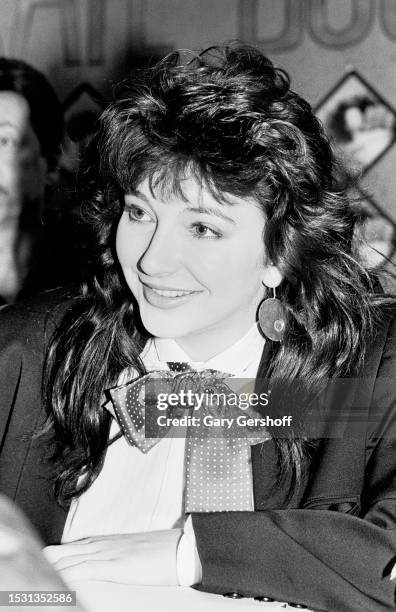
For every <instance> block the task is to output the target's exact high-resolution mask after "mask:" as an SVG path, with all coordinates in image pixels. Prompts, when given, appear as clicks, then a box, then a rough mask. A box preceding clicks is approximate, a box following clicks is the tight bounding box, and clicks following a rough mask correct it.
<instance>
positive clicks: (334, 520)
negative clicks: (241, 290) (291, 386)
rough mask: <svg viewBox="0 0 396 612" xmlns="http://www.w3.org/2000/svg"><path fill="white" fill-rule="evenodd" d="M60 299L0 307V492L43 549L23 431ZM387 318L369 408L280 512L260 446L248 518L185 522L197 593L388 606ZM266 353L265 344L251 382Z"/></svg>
mask: <svg viewBox="0 0 396 612" xmlns="http://www.w3.org/2000/svg"><path fill="white" fill-rule="evenodd" d="M59 300H60V298H59V293H58V292H56V291H55V292H47V293H46V294H43V295H42V296H41V297H38V298H36V299H33V300H30V301H29V302H27V303H25V304H23V305H22V304H21V305H18V306H14V307H6V308H4V309H2V310H1V311H0V491H1V492H3V493H5V494H6V495H8V496H9V497H10V498H12V499H13V500H15V501H16V502H17V504H19V506H20V507H21V508H22V509H23V510H24V511H25V513H26V514H27V515H28V517H29V518H30V520H31V521H32V523H33V525H34V526H35V527H36V529H37V530H38V531H39V533H40V534H41V536H42V538H43V540H44V542H45V543H47V544H50V543H52V544H55V543H59V542H60V538H61V536H62V530H63V526H64V522H65V519H66V511H64V510H62V509H61V508H60V507H59V506H58V505H57V504H56V502H55V500H54V499H53V496H52V494H51V478H52V477H53V474H52V468H51V466H50V464H49V463H48V462H47V461H46V456H47V455H48V448H46V445H45V439H43V438H42V437H41V438H37V437H34V436H33V432H34V431H35V430H37V428H38V427H40V426H41V425H42V424H43V422H44V419H45V411H44V409H43V406H42V401H41V380H42V368H43V359H44V354H45V347H46V345H47V343H48V339H49V337H50V335H51V333H52V331H53V329H54V325H55V324H56V320H58V319H59V317H60V316H61V314H62V312H64V310H65V309H66V308H67V307H68V302H67V301H64V300H63V301H62V303H61V304H60V303H59ZM392 321H393V319H392V317H391V316H390V315H386V314H384V317H383V323H382V324H381V325H380V326H379V327H378V330H377V333H376V336H375V339H374V342H373V344H372V346H371V348H370V350H369V351H368V356H367V359H366V364H365V371H364V377H365V380H366V381H367V380H368V381H372V384H370V383H369V384H368V387H369V394H370V401H369V402H367V405H370V406H371V408H370V411H369V408H367V411H366V412H367V413H366V414H365V416H364V418H363V417H362V415H361V414H360V416H359V419H358V424H357V425H356V422H355V421H354V420H353V419H350V423H349V424H348V426H347V429H348V427H349V428H352V429H353V433H352V434H351V435H348V431H347V430H346V434H345V435H344V436H343V437H342V438H339V437H338V438H335V437H334V436H332V435H331V432H330V434H329V431H328V429H327V430H326V431H327V433H326V437H325V438H323V439H321V440H320V441H319V442H318V444H317V448H316V450H315V453H314V456H313V459H312V462H311V468H310V472H309V477H308V478H307V479H306V481H305V482H304V486H303V488H302V489H301V490H300V491H299V492H298V494H297V496H295V497H294V498H293V502H292V504H291V506H290V505H289V507H285V499H286V492H285V490H283V489H282V487H276V488H274V486H273V485H274V482H275V476H276V473H277V465H276V453H275V449H274V444H273V442H272V441H269V442H266V443H265V444H260V445H256V446H254V447H252V467H253V480H254V496H255V510H256V511H255V512H214V513H208V514H194V515H193V525H194V530H195V534H196V538H197V546H198V551H199V556H200V559H201V562H202V567H203V578H202V584H201V585H200V586H199V587H198V588H200V589H202V590H206V591H211V592H214V593H222V594H224V593H238V594H240V595H242V596H245V597H252V596H266V597H272V598H274V599H276V600H280V601H288V602H298V603H300V604H304V605H306V606H308V607H310V608H311V609H314V610H325V611H327V612H385V611H390V610H394V609H395V582H394V581H391V580H390V574H391V571H392V568H393V565H394V564H395V563H396V434H395V435H393V433H394V432H395V431H396V407H395V400H396V390H395V387H396V383H395V371H396V368H395V366H396V325H395V324H394V323H393V322H392ZM270 351H271V343H270V342H267V343H266V347H265V350H264V354H263V358H262V362H261V366H260V370H259V376H261V377H265V373H266V368H267V365H268V360H269V358H270ZM357 391H359V390H357ZM339 401H340V400H338V402H339ZM341 403H342V400H341ZM374 406H375V407H376V411H375V413H374V412H373V407H374ZM339 407H340V406H339V405H338V406H337V408H338V409H339ZM326 426H327V427H329V424H327V425H326ZM330 427H331V425H330ZM362 427H364V430H365V432H364V433H363V434H362ZM385 432H387V433H386V435H385V436H384V435H383V434H384V433H385ZM392 432H393V433H392ZM328 434H329V435H328ZM230 603H231V602H230Z"/></svg>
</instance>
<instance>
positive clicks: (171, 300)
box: [142, 283, 201, 308]
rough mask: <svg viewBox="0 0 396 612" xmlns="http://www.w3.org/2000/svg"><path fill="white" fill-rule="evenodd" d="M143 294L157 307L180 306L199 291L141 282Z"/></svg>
mask: <svg viewBox="0 0 396 612" xmlns="http://www.w3.org/2000/svg"><path fill="white" fill-rule="evenodd" d="M142 285H143V295H144V297H145V299H146V301H147V302H148V303H149V304H151V305H152V306H157V307H158V308H173V307H175V306H180V305H182V304H184V303H185V302H187V301H188V300H190V299H191V298H192V297H193V296H194V295H196V294H197V293H201V292H200V291H189V290H187V289H159V288H157V287H150V286H149V285H145V284H143V283H142Z"/></svg>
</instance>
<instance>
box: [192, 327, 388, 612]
mask: <svg viewBox="0 0 396 612" xmlns="http://www.w3.org/2000/svg"><path fill="white" fill-rule="evenodd" d="M369 357H370V358H372V354H370V355H369ZM378 362H379V368H378V372H377V379H376V384H375V387H374V391H373V396H372V406H373V407H375V406H376V407H377V408H378V407H379V408H381V409H382V414H381V420H380V423H378V420H375V419H374V420H373V421H371V420H370V419H369V438H370V439H369V440H368V443H367V450H366V470H365V484H364V491H363V495H362V498H361V504H362V509H361V513H360V515H359V516H352V515H351V514H345V513H343V512H342V511H341V512H338V511H334V510H330V509H329V506H327V508H326V506H325V505H323V506H322V508H321V509H304V508H299V509H282V510H268V511H262V512H254V513H249V512H237V513H212V514H194V515H193V525H194V531H195V535H196V539H197V546H198V552H199V556H200V559H201V563H202V570H203V578H202V584H201V586H200V587H199V588H200V589H202V590H205V591H211V592H215V593H227V592H230V591H231V592H232V591H234V592H239V593H241V594H242V595H245V596H259V595H264V596H269V597H273V598H274V599H278V600H281V601H291V602H297V603H302V604H304V605H306V606H308V607H309V608H312V609H314V610H326V611H331V612H333V611H334V610H337V612H373V611H374V610H375V611H376V612H381V611H384V612H385V611H390V610H394V609H395V582H394V581H391V579H390V578H391V574H392V569H393V567H394V565H395V563H396V433H395V432H396V388H395V387H396V385H395V373H396V331H395V325H393V326H392V327H391V331H390V333H389V334H388V339H387V342H386V345H385V349H384V351H383V352H382V354H381V357H380V359H378ZM370 429H371V431H370ZM350 443H351V444H354V440H353V438H351V440H350ZM361 461H362V462H364V454H363V453H362V457H361ZM357 465H359V462H358V463H357ZM361 469H362V470H363V469H364V463H363V465H362V468H361ZM341 476H342V475H341V474H340V477H341Z"/></svg>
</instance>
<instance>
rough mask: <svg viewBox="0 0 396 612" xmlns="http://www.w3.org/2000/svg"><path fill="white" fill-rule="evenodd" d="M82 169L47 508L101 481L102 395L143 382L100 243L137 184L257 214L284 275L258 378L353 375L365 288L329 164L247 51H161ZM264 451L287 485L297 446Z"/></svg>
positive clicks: (114, 276) (48, 387) (124, 293)
mask: <svg viewBox="0 0 396 612" xmlns="http://www.w3.org/2000/svg"><path fill="white" fill-rule="evenodd" d="M87 159H88V160H89V163H88V164H87V169H86V170H85V173H84V174H83V180H84V183H85V187H86V188H87V190H88V192H87V196H86V200H87V202H86V209H85V210H86V217H87V220H88V221H89V223H90V225H91V228H92V230H93V233H94V236H95V243H96V244H95V248H94V250H93V256H92V262H91V263H92V268H91V273H90V275H89V277H88V278H87V281H86V282H85V283H84V286H83V287H82V290H81V294H80V296H79V297H78V298H77V299H76V300H75V302H74V303H73V305H72V307H71V309H70V310H69V312H68V313H67V315H66V316H65V318H64V319H63V321H62V322H61V324H60V326H59V328H58V330H57V333H56V335H55V337H54V339H53V342H52V344H51V347H50V351H49V354H48V359H47V376H46V379H45V398H46V403H47V406H48V410H49V414H50V423H51V426H52V427H53V431H54V438H55V440H56V443H57V451H56V453H55V459H56V461H57V465H58V477H57V482H56V493H57V497H58V499H59V500H60V501H61V502H67V501H68V500H69V499H70V498H71V497H72V496H75V495H80V494H81V493H82V492H84V491H85V490H86V489H87V488H88V487H89V486H90V485H91V484H92V482H93V480H94V479H95V478H96V476H97V475H98V473H99V471H100V469H101V465H102V462H103V459H104V455H105V451H106V448H107V446H108V444H109V441H108V438H109V426H110V417H109V415H108V414H107V411H106V410H103V409H101V404H102V403H103V392H104V390H105V389H107V388H109V387H111V386H112V385H114V384H116V383H117V379H118V377H119V375H120V372H121V371H122V370H123V369H124V368H126V367H128V366H131V365H133V366H134V367H135V368H136V370H137V371H138V373H143V372H144V367H143V364H142V363H141V361H140V359H139V353H140V352H141V349H142V346H143V345H144V341H145V334H144V331H142V330H141V328H140V326H139V320H138V312H137V309H136V306H135V305H134V302H133V297H132V296H131V294H130V293H129V291H128V288H127V287H126V284H125V281H124V280H123V277H122V274H121V272H120V269H119V266H118V263H117V260H116V257H115V254H114V233H115V228H116V227H117V224H118V221H119V218H120V215H121V214H122V210H123V195H124V194H125V193H128V192H129V193H131V192H132V193H133V192H134V191H136V189H137V187H138V186H139V185H140V184H141V183H142V181H143V180H145V179H149V181H150V185H151V188H152V189H153V190H157V189H160V190H166V191H167V193H180V192H181V193H182V179H183V178H185V177H186V176H194V177H197V178H199V180H200V181H202V182H203V184H204V185H205V186H206V187H207V188H208V189H209V190H210V191H211V193H212V194H214V195H215V197H216V198H217V199H218V200H219V201H221V202H225V201H226V200H227V194H233V195H237V196H240V197H248V196H249V198H254V200H255V201H256V202H257V203H259V205H260V206H261V207H262V210H263V211H264V215H265V219H266V223H265V230H264V236H263V240H264V244H265V248H266V250H267V253H268V255H269V258H270V260H271V261H272V262H273V263H274V265H276V266H277V267H278V268H279V270H280V271H281V272H282V274H283V276H284V279H285V280H284V281H283V282H282V284H281V286H280V288H279V292H278V295H279V297H281V299H282V301H283V303H284V304H285V306H286V308H287V311H288V320H287V329H286V333H285V336H284V340H283V342H282V343H281V345H280V347H279V350H278V351H277V352H276V355H275V356H274V357H273V359H272V362H271V365H270V372H269V373H270V375H271V376H273V377H275V378H278V377H279V378H281V379H288V380H292V379H293V378H296V377H299V378H301V379H304V380H305V381H306V382H307V384H308V385H309V386H310V387H311V388H315V385H316V384H319V381H320V380H322V379H323V378H326V377H335V376H348V375H352V374H353V373H356V372H357V371H358V369H359V367H360V365H361V364H362V361H363V358H364V354H365V349H366V346H367V343H368V340H369V338H370V335H371V333H372V329H373V321H374V315H375V309H376V306H375V298H374V297H373V294H374V292H373V281H372V278H371V277H370V276H369V274H368V273H367V272H366V271H365V269H364V268H363V267H362V265H360V264H359V263H358V262H357V261H356V259H355V258H354V257H353V255H352V252H351V241H352V234H353V228H354V223H355V213H354V211H353V209H352V208H351V206H350V205H349V203H348V201H347V199H346V198H345V196H344V194H343V193H342V192H341V191H340V190H338V189H337V187H336V184H335V179H334V168H335V162H334V158H333V154H332V151H331V148H330V145H329V142H328V140H327V138H326V136H325V134H324V132H323V129H322V126H321V124H320V123H319V121H318V120H317V119H316V117H315V115H314V114H313V112H312V109H311V107H310V105H309V104H308V103H307V102H306V101H305V100H303V99H302V98H301V97H300V96H299V95H298V94H296V93H295V92H293V91H292V90H291V89H290V86H289V78H288V76H287V74H286V73H285V72H284V71H283V70H280V69H277V68H275V67H274V66H273V64H272V63H271V61H270V60H269V59H267V58H266V57H264V56H263V55H262V54H261V53H260V52H259V51H258V50H257V49H255V48H252V47H248V46H243V45H240V44H230V45H227V46H222V47H213V48H210V49H208V50H206V51H204V52H202V53H200V54H190V55H189V54H187V56H186V55H185V52H174V53H171V54H170V55H169V56H167V57H166V58H165V59H164V60H163V61H161V62H160V63H158V64H157V65H156V66H154V67H152V68H148V69H145V70H143V71H142V72H141V73H139V74H134V75H133V78H131V80H130V81H128V82H124V83H123V84H122V85H121V86H120V87H119V88H118V91H117V99H116V101H115V102H114V103H113V104H111V105H110V106H109V107H108V109H107V110H106V111H105V112H104V113H103V115H102V117H101V119H100V122H99V129H98V132H97V134H96V136H95V138H94V140H93V141H92V143H91V150H90V155H89V157H88V158H87ZM378 299H380V298H378ZM378 299H377V302H378ZM146 337H147V335H146ZM275 443H276V446H277V451H278V455H279V464H280V466H282V469H281V470H280V478H282V477H284V475H285V474H286V475H287V476H288V477H291V482H293V483H297V482H298V480H299V476H300V475H301V472H302V468H303V465H304V457H306V456H307V453H308V451H307V449H308V447H309V443H308V442H307V441H305V440H304V439H299V438H297V437H291V438H290V439H287V438H286V439H285V438H283V439H281V438H279V439H276V440H275ZM78 475H80V476H83V478H80V480H79V483H78V485H77V484H76V477H77V476H78Z"/></svg>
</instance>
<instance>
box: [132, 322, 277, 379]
mask: <svg viewBox="0 0 396 612" xmlns="http://www.w3.org/2000/svg"><path fill="white" fill-rule="evenodd" d="M264 344H265V340H264V338H263V336H262V335H261V334H260V332H259V330H258V328H257V325H256V324H254V325H253V326H252V327H251V328H250V329H249V331H248V332H247V333H246V334H245V335H244V336H242V338H240V339H239V340H237V342H234V344H232V345H231V346H230V347H228V348H227V349H225V350H224V351H222V352H221V353H219V354H218V355H215V356H214V357H211V358H210V359H208V360H207V361H200V362H193V361H191V359H190V358H189V356H188V355H187V353H186V352H185V351H184V350H183V349H182V348H181V347H180V346H179V345H178V344H177V342H176V341H175V340H173V339H169V338H155V339H154V340H151V341H149V343H148V344H147V345H146V347H145V350H144V351H143V354H142V359H143V362H144V363H145V364H147V365H148V364H149V363H150V369H152V368H153V367H155V365H156V364H155V361H157V363H166V362H167V361H181V362H187V363H189V364H190V365H191V367H192V368H193V369H195V370H198V371H199V370H203V369H208V368H211V369H213V370H221V371H222V372H228V373H229V374H232V375H234V376H243V375H247V373H249V376H255V374H256V373H257V370H258V367H259V364H260V360H261V355H262V352H263V348H264ZM253 372H254V374H253Z"/></svg>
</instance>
